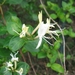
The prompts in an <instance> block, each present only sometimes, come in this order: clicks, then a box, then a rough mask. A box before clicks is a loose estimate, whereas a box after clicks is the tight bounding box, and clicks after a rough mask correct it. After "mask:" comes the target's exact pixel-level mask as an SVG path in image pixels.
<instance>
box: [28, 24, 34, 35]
mask: <svg viewBox="0 0 75 75" xmlns="http://www.w3.org/2000/svg"><path fill="white" fill-rule="evenodd" d="M28 27H29V28H28V32H29V33H30V34H31V33H32V31H33V30H34V28H33V27H32V26H31V25H29V26H28Z"/></svg>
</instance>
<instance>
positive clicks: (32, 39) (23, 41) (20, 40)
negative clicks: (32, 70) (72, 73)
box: [0, 0, 75, 75]
mask: <svg viewBox="0 0 75 75" xmlns="http://www.w3.org/2000/svg"><path fill="white" fill-rule="evenodd" d="M36 3H37V1H36V0H2V1H0V12H1V14H2V15H0V19H1V21H0V75H13V74H14V75H19V74H20V73H19V72H20V71H22V70H23V72H22V74H20V75H26V74H27V73H28V71H29V65H28V64H27V63H26V62H23V61H22V60H21V59H19V62H17V61H16V63H17V67H16V68H15V66H11V67H12V68H13V69H12V68H11V67H8V66H7V68H8V70H6V63H7V64H10V63H12V65H16V63H14V62H12V61H11V59H12V58H11V59H10V54H11V53H12V52H13V53H16V52H17V51H22V53H24V54H26V53H27V52H30V53H31V55H32V56H36V57H37V59H43V58H47V59H48V60H49V62H47V67H50V68H51V69H52V70H54V71H56V72H58V73H64V68H63V66H62V65H61V64H60V63H58V60H60V59H61V60H60V62H62V63H63V53H61V51H60V48H61V44H62V38H61V31H60V30H58V29H57V26H55V25H52V27H51V28H53V30H54V29H57V30H58V31H57V30H56V32H52V33H54V34H53V35H52V34H51V32H50V34H48V32H47V34H48V35H47V36H48V37H47V36H46V38H45V40H42V43H41V46H40V47H39V48H38V49H36V46H37V44H38V41H39V40H40V38H37V33H38V31H36V32H35V34H34V35H33V34H32V33H33V31H35V29H36V28H37V26H39V23H38V16H37V15H38V13H37V12H39V10H40V8H39V6H40V7H41V5H39V6H38V7H37V6H36ZM38 4H39V3H38ZM6 6H7V7H6ZM2 7H5V8H6V10H4V9H2ZM38 8H39V9H38ZM46 8H47V10H49V11H50V12H49V13H50V17H52V18H53V19H55V20H56V19H59V20H60V21H62V22H63V23H65V22H67V23H72V19H71V16H75V10H74V9H75V7H74V0H69V1H68V3H67V2H65V1H62V6H61V7H59V5H58V4H56V3H53V2H51V1H49V0H47V6H46ZM56 9H57V10H56ZM3 11H5V12H3ZM39 13H40V12H39ZM44 17H46V16H44ZM40 19H41V17H40ZM40 19H39V21H40ZM42 22H43V21H42ZM23 23H26V25H25V24H23ZM29 23H30V24H29ZM48 23H49V19H47V23H43V25H45V24H46V25H48ZM23 25H25V26H24V27H23ZM36 25H37V26H36ZM34 27H36V28H34ZM54 27H56V28H54ZM39 28H40V27H39ZM39 28H38V30H40V29H39ZM43 29H45V28H44V27H43V28H42V32H43ZM49 31H50V29H49ZM57 32H58V33H57ZM41 34H42V33H41ZM63 34H64V36H67V35H68V36H69V37H71V38H75V33H74V32H73V29H72V28H71V27H70V28H69V29H66V28H65V29H63ZM40 36H41V35H40ZM38 37H39V36H38ZM47 38H49V39H47ZM51 38H53V39H51ZM42 39H43V38H42ZM53 41H54V42H53ZM50 43H53V45H52V44H50ZM20 56H21V54H20V53H18V57H20ZM11 57H12V56H11ZM13 57H14V56H13ZM14 58H16V59H17V57H14ZM8 60H9V61H8ZM5 62H6V63H5Z"/></svg>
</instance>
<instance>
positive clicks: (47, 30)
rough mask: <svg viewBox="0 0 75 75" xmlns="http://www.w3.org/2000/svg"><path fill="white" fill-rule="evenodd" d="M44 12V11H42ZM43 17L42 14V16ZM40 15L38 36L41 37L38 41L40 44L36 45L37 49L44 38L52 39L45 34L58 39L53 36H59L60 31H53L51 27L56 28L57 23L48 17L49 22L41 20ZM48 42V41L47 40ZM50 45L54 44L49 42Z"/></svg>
mask: <svg viewBox="0 0 75 75" xmlns="http://www.w3.org/2000/svg"><path fill="white" fill-rule="evenodd" d="M40 14H42V12H41V13H40ZM40 17H42V16H40ZM40 17H39V29H38V37H39V42H38V45H37V47H36V49H38V48H39V47H40V45H41V43H42V38H43V39H44V40H45V41H47V40H46V39H50V37H46V36H45V34H49V35H50V36H51V37H52V38H54V39H55V40H56V38H55V37H54V36H53V34H54V35H56V36H59V35H58V34H57V33H58V31H57V30H55V31H52V30H51V28H54V27H55V26H54V25H55V23H53V24H52V23H50V19H48V18H47V22H46V23H44V22H43V21H41V20H42V19H40ZM47 42H48V41H47ZM48 43H49V44H50V45H52V44H51V43H50V42H48Z"/></svg>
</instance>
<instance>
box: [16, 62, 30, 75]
mask: <svg viewBox="0 0 75 75" xmlns="http://www.w3.org/2000/svg"><path fill="white" fill-rule="evenodd" d="M17 66H18V68H17V70H19V69H20V68H23V74H22V75H26V74H27V73H28V71H29V68H30V67H29V65H28V64H27V63H25V62H19V63H18V65H17Z"/></svg>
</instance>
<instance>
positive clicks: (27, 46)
mask: <svg viewBox="0 0 75 75" xmlns="http://www.w3.org/2000/svg"><path fill="white" fill-rule="evenodd" d="M37 44H38V39H37V40H33V41H28V42H27V43H26V44H25V46H24V48H25V50H27V51H30V52H38V51H39V49H36V46H37Z"/></svg>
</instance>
